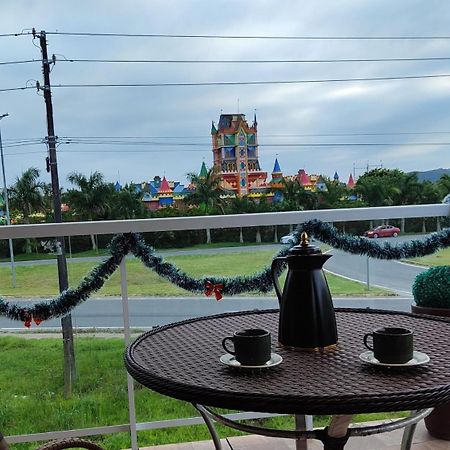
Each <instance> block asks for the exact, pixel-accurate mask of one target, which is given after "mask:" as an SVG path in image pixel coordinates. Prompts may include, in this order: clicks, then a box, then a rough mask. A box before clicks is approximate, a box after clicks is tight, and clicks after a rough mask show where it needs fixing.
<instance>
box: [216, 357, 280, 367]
mask: <svg viewBox="0 0 450 450" xmlns="http://www.w3.org/2000/svg"><path fill="white" fill-rule="evenodd" d="M281 361H283V358H282V357H281V356H280V355H277V354H276V353H271V354H270V360H269V361H267V362H266V363H265V364H261V365H259V366H248V365H244V364H241V363H240V362H239V361H238V360H237V359H236V358H235V356H234V355H230V354H229V353H225V355H222V356H221V357H220V362H221V363H222V364H225V365H226V366H229V367H236V368H238V369H265V368H268V367H274V366H278V364H280V363H281Z"/></svg>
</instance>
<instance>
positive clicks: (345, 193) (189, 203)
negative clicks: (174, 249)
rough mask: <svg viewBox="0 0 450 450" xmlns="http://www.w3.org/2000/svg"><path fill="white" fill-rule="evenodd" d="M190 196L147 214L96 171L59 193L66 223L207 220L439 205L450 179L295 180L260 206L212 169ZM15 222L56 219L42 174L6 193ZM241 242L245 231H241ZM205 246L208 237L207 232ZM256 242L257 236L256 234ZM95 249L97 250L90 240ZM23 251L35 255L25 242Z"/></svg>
mask: <svg viewBox="0 0 450 450" xmlns="http://www.w3.org/2000/svg"><path fill="white" fill-rule="evenodd" d="M188 178H189V180H190V183H191V185H192V186H193V187H194V188H195V189H193V190H192V191H190V192H189V193H188V194H187V195H186V196H185V198H184V199H183V201H182V202H177V203H176V204H174V205H173V206H171V207H164V208H161V209H158V210H156V211H150V210H148V209H147V208H146V207H145V205H144V203H143V202H142V193H140V192H138V191H137V190H136V185H134V184H133V183H130V184H128V185H126V186H124V187H123V188H122V189H120V190H116V189H115V186H114V184H113V183H109V182H107V181H105V177H104V175H103V174H102V173H100V172H98V171H96V172H93V173H91V174H90V175H89V176H86V175H83V174H81V173H78V172H73V173H71V174H69V176H68V177H67V181H68V182H69V183H70V184H71V185H72V187H71V188H68V189H63V190H62V192H61V198H62V202H63V203H64V204H66V205H68V210H67V211H64V212H63V219H64V221H86V220H114V219H136V218H150V217H171V216H186V215H207V214H242V213H256V212H276V211H298V210H311V209H330V208H357V207H371V206H394V205H411V204H427V203H428V204H430V203H439V202H441V201H442V199H443V198H444V197H445V196H446V195H447V194H449V193H450V176H449V175H447V174H446V175H443V176H442V177H441V178H440V179H439V180H438V181H437V182H431V181H419V179H418V176H417V174H416V173H405V172H403V171H401V170H399V169H385V168H381V169H380V168H377V169H374V170H371V171H369V172H366V173H365V174H363V175H362V176H360V177H359V178H358V180H357V181H356V184H355V186H354V188H352V189H349V188H348V187H347V186H346V184H345V183H340V182H338V181H335V180H331V179H329V178H327V177H322V179H323V181H324V184H325V186H326V189H322V190H315V191H312V190H309V189H306V188H305V187H303V186H302V185H301V184H300V183H299V182H298V181H297V180H296V179H284V180H283V181H282V183H281V186H280V187H279V188H278V189H279V190H280V192H281V194H282V195H281V198H282V200H281V201H280V202H276V203H274V202H271V201H269V199H268V198H267V197H265V196H264V195H263V196H261V197H259V198H258V199H257V200H255V199H252V198H249V197H247V196H244V197H234V196H231V195H229V194H230V193H229V192H227V191H226V190H224V189H223V188H222V187H221V185H220V177H219V175H218V174H216V173H215V172H214V171H213V169H209V170H208V171H207V173H206V175H205V176H200V175H197V174H194V173H191V174H188ZM8 195H9V201H10V207H11V217H12V218H13V219H14V220H13V222H15V223H26V224H29V223H35V222H43V221H48V222H51V221H52V218H53V211H52V207H53V203H52V192H51V185H50V184H47V183H44V182H42V181H41V180H40V171H39V170H38V169H36V168H34V167H31V168H29V169H28V170H26V171H25V172H23V173H22V175H21V176H19V177H17V178H16V180H15V182H14V184H13V185H12V186H10V187H9V188H8ZM240 234H241V235H240V240H242V230H240ZM207 240H210V233H209V232H208V231H207ZM256 240H258V230H257V234H256ZM91 244H92V248H94V249H95V248H96V247H97V242H96V240H95V237H94V236H92V237H91ZM25 247H26V248H25V251H26V252H31V251H32V241H31V240H27V241H26V245H25Z"/></svg>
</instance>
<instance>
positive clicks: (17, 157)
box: [0, 0, 450, 186]
mask: <svg viewBox="0 0 450 450" xmlns="http://www.w3.org/2000/svg"><path fill="white" fill-rule="evenodd" d="M449 23H450V2H448V1H446V0H441V1H437V0H428V1H427V2H423V1H414V0H397V1H392V0H382V1H381V0H380V1H372V2H368V1H360V0H340V1H339V2H336V1H333V0H322V1H320V2H317V1H316V0H309V1H293V0H292V1H289V0H283V1H276V0H255V1H252V2H242V1H235V0H227V1H222V0H218V1H214V2H209V1H206V0H192V1H190V0H184V1H182V0H129V1H127V2H123V1H120V2H119V1H117V0H108V1H107V0H96V1H92V0H89V1H87V0H78V1H77V2H73V1H68V0H60V1H50V0H40V1H33V0H14V1H9V2H8V1H6V0H3V1H2V2H1V15H0V29H1V33H16V32H21V31H22V30H25V31H27V30H30V29H31V28H32V27H35V28H36V30H38V31H39V30H45V31H47V32H55V31H58V32H89V33H96V32H97V33H132V34H170V35H174V34H176V35H227V36H243V35H244V36H310V37H314V36H315V37H317V36H335V37H338V36H449V35H450V33H449V29H448V24H449ZM33 44H34V45H33ZM38 44H39V42H38V39H36V40H35V41H34V42H33V39H32V37H31V36H29V35H25V36H18V37H0V62H9V61H24V60H32V59H37V60H38V59H39V58H40V50H39V48H37V47H36V46H38ZM48 45H49V54H50V55H52V54H55V55H56V58H57V62H56V65H55V66H54V67H53V70H52V73H51V81H52V84H53V85H54V87H53V107H54V119H55V131H56V135H58V136H59V142H60V145H59V146H58V163H59V173H60V181H61V184H62V185H63V186H67V185H68V183H67V181H66V177H67V174H68V173H70V172H71V171H79V172H82V173H84V174H87V175H88V174H89V173H90V172H92V171H95V170H98V171H101V172H103V173H104V174H105V177H106V179H107V180H109V181H115V180H117V179H119V180H120V181H121V182H122V183H126V182H129V181H134V182H140V181H143V180H149V179H152V178H153V177H154V176H155V175H164V174H165V175H166V176H167V178H168V179H171V180H180V181H182V182H185V181H186V174H187V173H188V172H197V171H198V170H199V168H200V166H201V163H202V161H205V162H206V164H207V165H211V162H212V153H211V148H210V135H209V131H210V125H211V120H214V121H216V122H217V120H218V118H219V115H220V113H221V111H222V112H223V113H235V112H238V110H239V112H241V113H244V114H246V116H247V118H248V119H249V120H250V121H251V120H252V119H253V114H254V112H255V110H256V113H257V118H258V134H259V142H260V162H261V166H262V168H263V169H264V170H266V171H268V172H271V170H272V168H273V162H274V159H275V157H276V156H278V159H279V162H280V165H281V169H282V170H283V172H284V173H285V174H293V173H296V172H297V171H298V169H300V168H304V169H305V170H306V171H307V172H308V173H322V174H325V175H328V176H333V174H334V172H335V171H337V172H338V173H339V175H340V176H341V179H345V180H346V179H347V178H348V176H349V174H350V173H351V172H353V170H355V172H356V175H358V174H361V173H363V171H364V167H366V166H367V165H369V166H370V167H373V166H375V165H380V164H382V165H383V166H384V167H388V168H400V169H402V170H404V171H412V170H428V169H434V168H439V167H444V168H448V167H450V145H449V144H448V143H449V142H450V77H438V78H424V79H404V80H385V81H359V82H355V81H353V82H334V83H331V82H327V83H298V84H295V83H294V84H266V85H231V86H230V85H229V86H223V85H222V86H220V85H219V86H170V87H92V88H88V87H84V88H74V87H72V88H70V87H59V88H58V87H56V85H58V84H61V85H72V84H108V83H109V84H133V83H135V84H150V83H204V82H243V81H296V80H327V79H328V80H329V79H346V78H373V77H399V76H400V77H403V76H417V75H435V74H450V60H445V59H440V60H426V61H389V62H380V61H378V62H367V61H366V62H347V63H342V62H341V63H273V62H272V63H258V64H257V63H246V64H244V63H232V64H231V63H214V64H203V63H198V62H197V63H127V64H125V63H93V62H67V61H64V59H102V60H106V59H109V60H111V59H113V60H191V61H199V60H222V61H224V60H241V61H249V60H251V61H255V60H266V61H267V60H272V61H273V60H296V61H298V60H330V59H383V58H445V57H449V58H450V40H444V39H440V40H439V39H428V40H280V39H278V40H275V39H199V38H190V39H189V38H144V37H94V36H68V35H52V34H50V35H49V36H48ZM36 80H38V81H40V82H41V83H42V73H41V66H40V63H39V62H34V63H24V64H7V65H5V64H2V65H0V89H6V88H15V87H23V86H26V85H28V86H30V85H35V83H36ZM27 83H28V84H27ZM4 113H9V117H7V118H5V119H3V120H2V121H1V123H0V125H1V131H2V136H3V144H4V152H5V158H6V172H7V178H8V182H9V183H11V182H13V180H14V179H15V177H17V176H18V175H20V173H21V172H22V171H24V170H26V169H27V168H28V167H30V166H34V167H37V168H39V169H41V170H42V178H43V179H44V180H45V181H49V180H50V177H49V175H48V174H47V173H46V172H45V156H46V151H47V150H46V147H45V145H44V144H42V143H39V142H38V140H40V139H42V138H43V137H45V136H46V134H47V132H46V122H45V106H44V100H43V98H42V96H41V94H38V93H37V92H36V90H35V89H28V90H20V91H11V92H0V114H4ZM83 138H89V139H84V142H82V141H83ZM106 138H108V140H109V141H111V142H109V143H106V142H105V140H106ZM131 138H133V139H131ZM69 142H70V143H69ZM130 142H131V143H130ZM137 142H139V144H137ZM355 143H358V144H374V143H381V144H389V145H380V146H375V145H371V146H370V145H364V146H363V145H349V144H355ZM24 144H27V145H24ZM186 144H190V145H186ZM323 144H332V145H329V146H324V145H323ZM394 144H409V145H394ZM413 144H416V145H413ZM417 144H421V145H417ZM423 144H437V145H423ZM354 168H355V169H354Z"/></svg>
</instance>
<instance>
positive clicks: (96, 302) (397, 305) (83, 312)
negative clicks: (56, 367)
mask: <svg viewBox="0 0 450 450" xmlns="http://www.w3.org/2000/svg"><path fill="white" fill-rule="evenodd" d="M334 303H335V305H336V306H339V307H355V308H380V309H390V310H397V311H398V310H401V311H409V310H410V305H411V299H410V298H400V297H389V298H377V299H371V298H338V299H334ZM277 307H278V302H277V300H276V299H275V298H274V297H253V298H252V297H233V298H226V299H223V300H222V301H220V302H217V301H216V300H214V299H211V298H206V297H185V298H180V297H178V298H146V299H143V298H133V299H130V301H129V312H130V325H131V326H132V327H139V328H142V329H145V328H151V327H153V326H156V325H163V324H166V323H170V322H174V321H178V320H184V319H188V318H190V317H200V316H205V315H211V314H219V313H222V312H227V311H242V310H248V309H268V308H269V309H270V308H277ZM72 320H73V324H74V326H75V327H79V328H84V327H88V328H103V327H106V328H116V327H117V328H121V327H123V316H122V302H121V300H120V299H119V298H107V299H105V298H94V299H90V300H87V301H86V302H85V303H82V304H81V305H80V306H78V307H77V308H75V309H74V310H73V311H72ZM59 327H60V320H59V319H53V320H49V321H46V322H43V323H42V324H41V325H40V326H39V328H38V329H46V328H59ZM2 328H3V329H4V330H5V329H7V328H17V329H19V330H21V331H27V330H25V329H24V326H23V323H22V322H17V321H13V320H10V319H7V318H5V317H0V329H2ZM34 329H36V327H35V325H33V328H32V330H31V331H33V330H34Z"/></svg>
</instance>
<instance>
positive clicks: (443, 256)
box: [405, 248, 450, 266]
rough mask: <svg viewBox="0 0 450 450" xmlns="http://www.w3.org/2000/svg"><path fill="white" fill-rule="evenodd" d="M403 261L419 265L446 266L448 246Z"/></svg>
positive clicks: (449, 258) (449, 249) (448, 253)
mask: <svg viewBox="0 0 450 450" xmlns="http://www.w3.org/2000/svg"><path fill="white" fill-rule="evenodd" d="M405 261H406V262H409V263H411V264H418V265H421V266H448V265H449V264H450V248H443V249H442V250H439V251H438V252H436V253H433V254H432V255H428V256H423V257H422V258H414V259H405Z"/></svg>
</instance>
